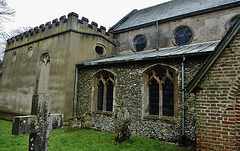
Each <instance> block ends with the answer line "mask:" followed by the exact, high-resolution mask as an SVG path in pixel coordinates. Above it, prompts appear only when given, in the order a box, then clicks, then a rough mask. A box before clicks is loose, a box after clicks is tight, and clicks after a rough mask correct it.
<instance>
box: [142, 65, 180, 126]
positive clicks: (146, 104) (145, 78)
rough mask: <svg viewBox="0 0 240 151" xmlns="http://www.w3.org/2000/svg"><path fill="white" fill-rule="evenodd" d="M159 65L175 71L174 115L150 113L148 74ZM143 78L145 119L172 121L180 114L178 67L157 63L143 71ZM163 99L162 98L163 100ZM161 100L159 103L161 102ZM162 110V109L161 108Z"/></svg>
mask: <svg viewBox="0 0 240 151" xmlns="http://www.w3.org/2000/svg"><path fill="white" fill-rule="evenodd" d="M157 66H160V67H161V68H164V69H167V70H169V71H171V72H173V76H174V77H173V80H174V81H173V84H174V117H170V116H160V115H149V111H148V110H149V96H148V95H149V94H148V85H147V82H148V74H147V73H149V72H150V71H152V70H153V69H154V68H156V67H157ZM142 80H143V88H142V94H143V104H142V109H143V110H142V115H143V118H144V119H153V120H164V121H166V120H167V121H169V120H170V121H172V120H174V118H175V119H176V118H177V116H178V72H177V69H175V68H172V67H171V66H169V65H166V64H155V65H152V66H150V67H148V68H147V69H145V70H144V71H143V73H142ZM161 101H162V100H160V102H161ZM160 102H159V103H160ZM160 110H162V109H161V108H160Z"/></svg>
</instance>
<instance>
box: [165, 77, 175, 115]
mask: <svg viewBox="0 0 240 151" xmlns="http://www.w3.org/2000/svg"><path fill="white" fill-rule="evenodd" d="M163 116H174V86H173V83H172V81H170V80H169V79H167V80H166V81H165V84H163Z"/></svg>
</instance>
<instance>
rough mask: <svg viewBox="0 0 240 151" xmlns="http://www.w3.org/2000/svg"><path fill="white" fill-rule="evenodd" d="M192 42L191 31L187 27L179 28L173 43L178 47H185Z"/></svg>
mask: <svg viewBox="0 0 240 151" xmlns="http://www.w3.org/2000/svg"><path fill="white" fill-rule="evenodd" d="M191 40H192V30H191V29H190V28H188V27H182V28H179V29H178V30H177V31H176V32H175V34H174V42H175V44H176V45H178V46H182V45H186V44H188V43H189V42H190V41H191Z"/></svg>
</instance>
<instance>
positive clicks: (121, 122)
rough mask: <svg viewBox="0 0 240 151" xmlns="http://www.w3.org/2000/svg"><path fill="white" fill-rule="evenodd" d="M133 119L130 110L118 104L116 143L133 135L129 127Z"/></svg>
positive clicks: (116, 112)
mask: <svg viewBox="0 0 240 151" xmlns="http://www.w3.org/2000/svg"><path fill="white" fill-rule="evenodd" d="M130 125H131V120H130V116H129V112H128V110H127V108H126V107H124V106H123V105H118V106H116V111H115V144H120V143H122V142H124V141H126V140H128V139H130V137H131V131H130V129H129V127H130Z"/></svg>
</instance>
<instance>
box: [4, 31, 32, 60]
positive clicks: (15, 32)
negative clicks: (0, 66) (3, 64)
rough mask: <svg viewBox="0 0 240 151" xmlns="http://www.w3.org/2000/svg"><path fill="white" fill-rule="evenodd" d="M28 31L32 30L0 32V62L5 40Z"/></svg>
mask: <svg viewBox="0 0 240 151" xmlns="http://www.w3.org/2000/svg"><path fill="white" fill-rule="evenodd" d="M30 29H32V27H19V28H18V29H14V30H11V31H10V32H2V34H1V35H0V60H2V59H3V55H4V50H5V48H6V44H7V40H8V39H10V38H12V37H15V36H16V35H19V34H21V33H23V32H25V31H28V30H30Z"/></svg>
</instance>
